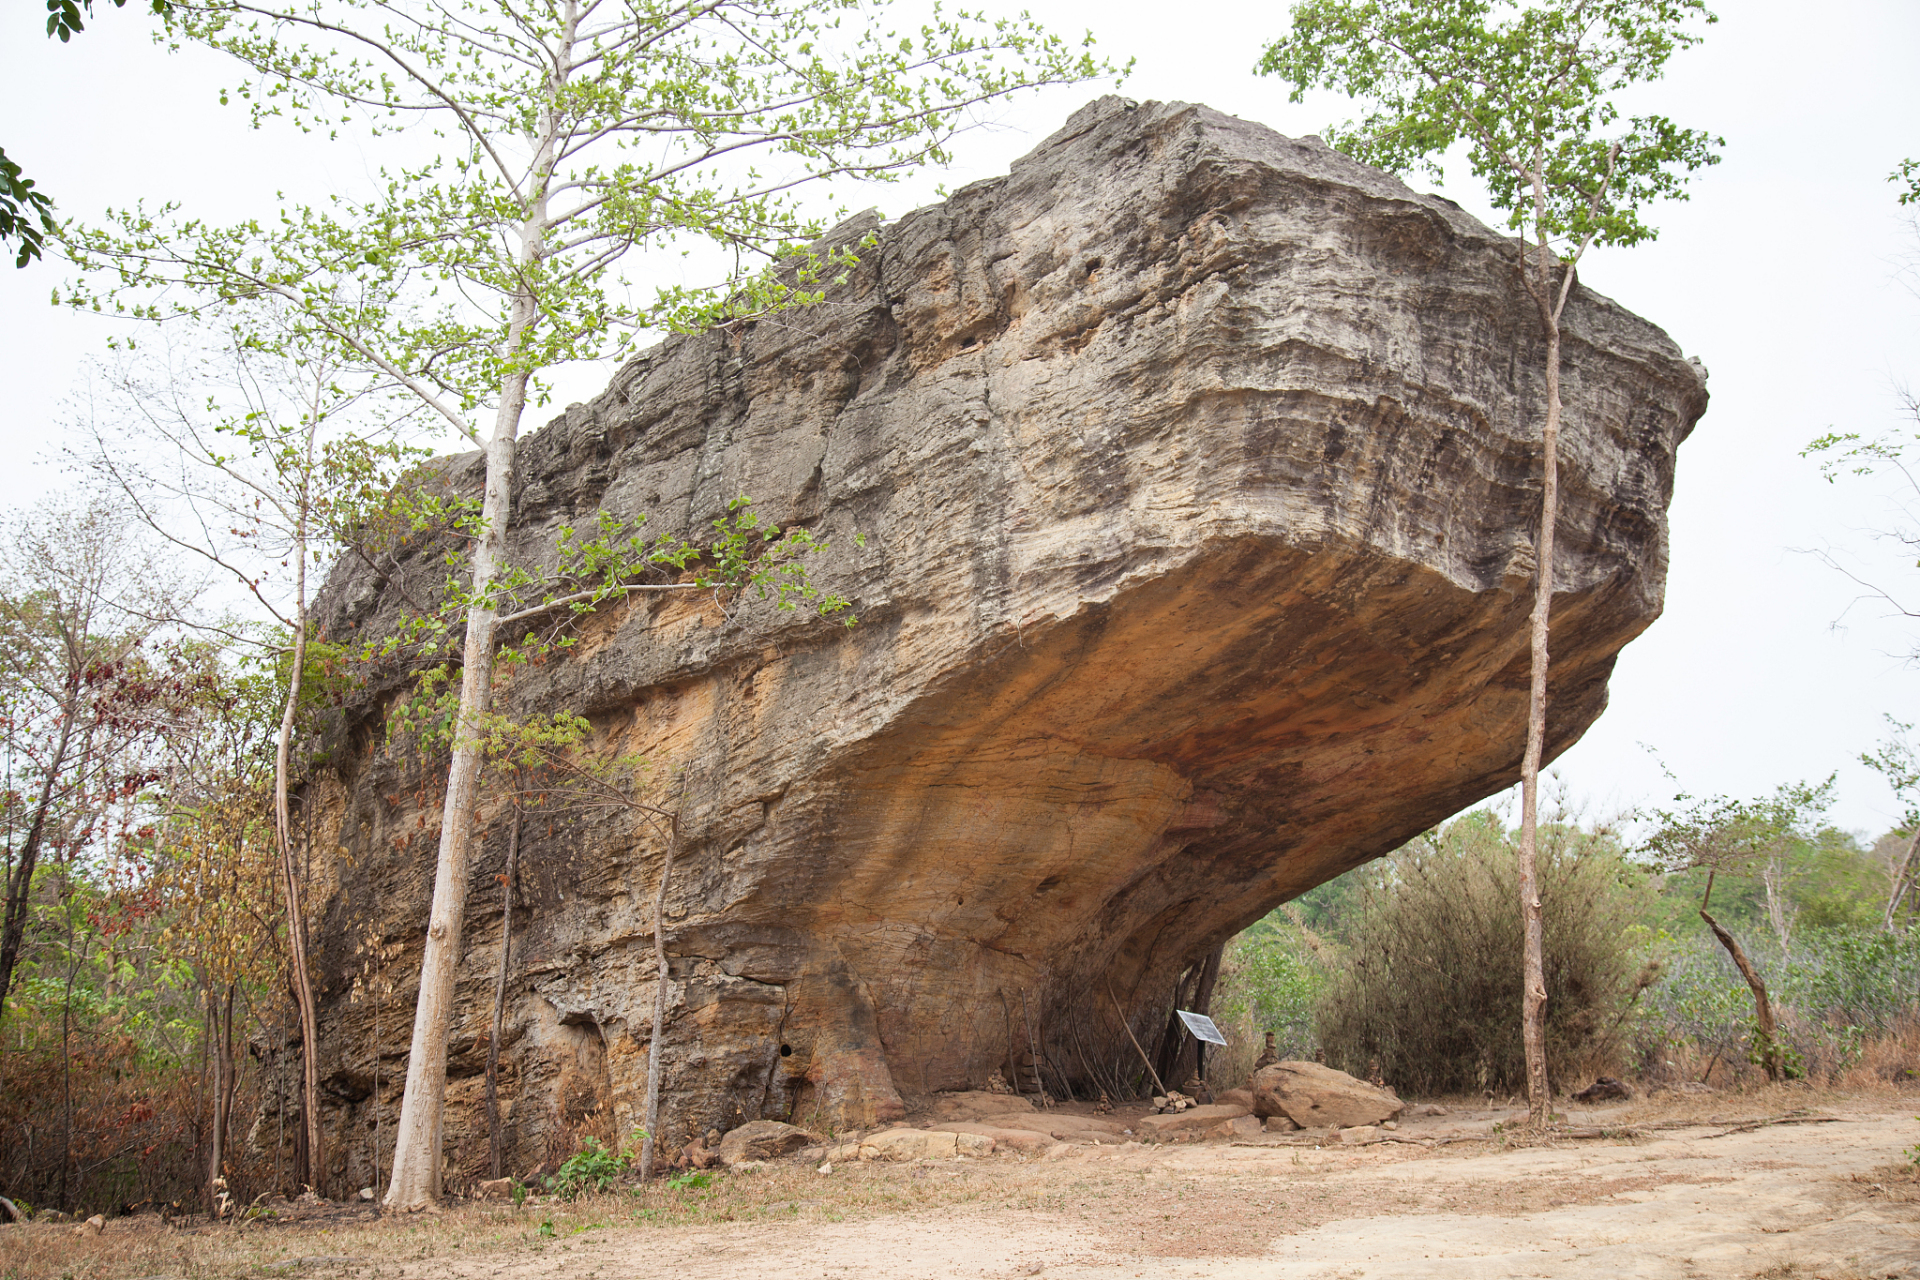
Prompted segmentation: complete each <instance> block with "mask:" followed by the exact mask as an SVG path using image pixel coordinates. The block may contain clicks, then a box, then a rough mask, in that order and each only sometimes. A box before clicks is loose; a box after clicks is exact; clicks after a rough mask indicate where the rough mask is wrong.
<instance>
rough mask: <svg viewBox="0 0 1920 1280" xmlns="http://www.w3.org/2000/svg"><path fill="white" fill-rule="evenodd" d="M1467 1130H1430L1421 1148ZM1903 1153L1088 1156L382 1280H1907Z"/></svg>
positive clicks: (1886, 1141)
mask: <svg viewBox="0 0 1920 1280" xmlns="http://www.w3.org/2000/svg"><path fill="white" fill-rule="evenodd" d="M1486 1128H1487V1126H1486V1124H1484V1123H1482V1124H1480V1125H1479V1129H1478V1131H1479V1132H1481V1133H1484V1132H1485V1130H1486ZM1469 1129H1471V1126H1470V1125H1461V1124H1459V1123H1458V1122H1453V1123H1452V1128H1451V1129H1449V1130H1445V1131H1442V1130H1439V1129H1435V1128H1434V1127H1432V1126H1429V1136H1433V1135H1434V1134H1436V1133H1444V1132H1453V1133H1457V1132H1462V1131H1467V1130H1469ZM1416 1132H1417V1131H1416ZM1916 1142H1920V1122H1917V1121H1916V1120H1915V1119H1914V1118H1913V1116H1912V1115H1911V1113H1910V1112H1905V1111H1902V1112H1875V1111H1850V1112H1849V1113H1848V1114H1845V1115H1844V1116H1842V1117H1841V1118H1840V1119H1838V1120H1837V1121H1836V1122H1831V1123H1802V1124H1792V1125H1784V1124H1783V1125H1771V1126H1767V1127H1762V1128H1757V1129H1752V1130H1748V1131H1744V1132H1737V1131H1736V1132H1728V1131H1727V1126H1711V1125H1704V1124H1703V1125H1700V1126H1698V1127H1697V1128H1688V1129H1680V1130H1673V1131H1669V1132H1667V1133H1664V1134H1661V1135H1659V1136H1656V1137H1651V1138H1648V1137H1642V1138H1639V1139H1637V1140H1634V1141H1631V1142H1625V1141H1608V1140H1601V1141H1588V1142H1579V1143H1565V1144H1562V1145H1558V1146H1554V1147H1545V1148H1539V1147H1537V1148H1531V1149H1505V1150H1502V1149H1499V1148H1497V1147H1494V1146H1490V1145H1488V1144H1485V1143H1475V1144H1471V1145H1470V1146H1465V1147H1449V1146H1439V1147H1436V1148H1432V1149H1425V1148H1420V1147H1414V1146H1406V1145H1382V1146H1374V1147H1366V1148H1361V1149H1347V1148H1339V1147H1332V1148H1327V1149H1314V1148H1311V1147H1304V1148H1303V1147H1297V1146H1296V1147H1261V1146H1232V1147H1227V1146H1220V1145H1208V1146H1173V1147H1145V1148H1143V1147H1131V1146H1130V1147H1123V1148H1118V1149H1115V1148H1088V1147H1082V1148H1075V1149H1074V1150H1073V1151H1072V1153H1071V1154H1070V1155H1068V1156H1067V1157H1066V1158H1063V1159H1059V1160H1057V1161H1049V1162H1046V1163H1044V1164H1041V1163H1038V1162H1036V1163H1035V1164H1033V1165H1030V1166H1021V1167H1019V1168H1018V1169H1017V1170H1016V1169H1007V1170H1006V1171H1005V1173H1004V1174H1003V1175H1002V1176H1009V1177H1018V1178H1023V1179H1027V1180H1029V1183H1030V1185H1031V1181H1032V1180H1033V1179H1040V1180H1041V1184H1042V1185H1041V1192H1042V1194H1041V1195H1040V1196H1039V1198H1038V1199H1037V1200H1036V1201H1035V1203H1037V1204H1039V1205H1040V1206H1041V1207H1039V1208H1037V1209H1021V1208H1007V1207H993V1208H975V1207H970V1206H965V1207H958V1208H950V1209H945V1210H933V1211H922V1212H913V1213H901V1214H888V1215H875V1216H869V1217H860V1218H856V1219H854V1220H849V1221H843V1222H821V1221H810V1222H809V1221H787V1222H780V1221H759V1222H752V1223H737V1224H725V1225H720V1226H715V1227H698V1228H693V1227H683V1228H647V1227H641V1228H630V1227H623V1228H615V1229H610V1230H606V1231H601V1232H596V1233H593V1234H591V1235H587V1236H579V1237H576V1238H575V1240H574V1241H571V1242H552V1243H548V1244H546V1245H545V1246H544V1247H541V1248H538V1249H533V1250H530V1249H526V1248H521V1249H519V1250H517V1251H503V1252H500V1253H497V1254H493V1255H479V1256H475V1255H472V1254H469V1255H467V1256H465V1257H459V1258H449V1257H447V1256H445V1255H441V1256H437V1257H434V1258H432V1259H429V1260H423V1261H421V1262H418V1263H414V1264H406V1265H400V1266H397V1267H391V1268H390V1267H385V1266H383V1267H380V1268H379V1269H378V1274H379V1275H381V1276H383V1277H393V1278H395V1280H399V1278H400V1277H405V1278H406V1280H426V1278H428V1277H434V1278H440V1277H447V1278H468V1277H471V1278H473V1280H481V1278H486V1280H545V1278H547V1277H556V1278H557V1277H569V1278H574V1277H579V1278H588V1277H604V1278H606V1280H623V1278H625V1277H656V1276H658V1277H681V1276H688V1277H694V1276H697V1277H700V1278H701V1280H749V1278H751V1280H770V1278H776V1277H777V1278H778V1280H866V1278H868V1277H872V1278H874V1280H879V1278H881V1277H885V1278H886V1280H949V1278H959V1277H968V1278H971V1277H986V1276H992V1277H999V1276H1008V1277H1015V1276H1025V1275H1045V1276H1048V1277H1059V1278H1060V1280H1069V1278H1074V1280H1079V1278H1085V1280H1132V1278H1134V1277H1193V1278H1195V1280H1200V1278H1205V1280H1254V1278H1255V1277H1257V1278H1258V1280H1294V1278H1296V1277H1297V1278H1299V1280H1308V1278H1313V1280H1319V1278H1321V1277H1327V1278H1329V1280H1332V1278H1335V1277H1337V1278H1339V1280H1361V1278H1363V1277H1364V1278H1372V1277H1435V1278H1436V1280H1438V1278H1443V1277H1444V1278H1445V1280H1486V1278H1493V1277H1509V1276H1511V1277H1532V1276H1547V1277H1555V1278H1556V1280H1561V1278H1578V1277H1590V1276H1591V1277H1602V1276H1605V1277H1648V1278H1659V1280H1666V1278H1668V1277H1672V1278H1673V1280H1694V1278H1696V1277H1710V1278H1713V1280H1719V1278H1721V1277H1729V1278H1733V1277H1737V1278H1739V1280H1749V1278H1757V1277H1775V1278H1779V1280H1786V1278H1788V1277H1827V1278H1830V1280H1866V1278H1867V1277H1873V1278H1874V1280H1885V1278H1887V1277H1897V1278H1900V1280H1920V1203H1916V1201H1917V1200H1920V1186H1916V1184H1913V1183H1911V1182H1905V1183H1899V1184H1891V1182H1889V1184H1887V1185H1881V1186H1879V1187H1878V1189H1876V1186H1875V1184H1874V1181H1873V1180H1874V1178H1875V1177H1882V1178H1887V1177H1888V1176H1889V1175H1888V1172H1887V1171H1888V1170H1890V1169H1891V1168H1892V1167H1893V1165H1894V1164H1895V1162H1897V1161H1898V1160H1899V1158H1900V1152H1901V1151H1902V1149H1903V1148H1905V1147H1908V1146H1912V1145H1914V1144H1915V1143H1916ZM949 1163H951V1164H953V1165H959V1164H975V1163H976V1162H960V1161H955V1162H949ZM986 1163H987V1162H980V1166H982V1167H976V1168H975V1169H968V1170H961V1169H957V1168H950V1167H947V1165H946V1164H926V1165H921V1166H915V1167H913V1168H901V1169H899V1170H897V1171H894V1172H892V1173H890V1176H897V1177H901V1178H917V1179H941V1178H961V1177H978V1176H982V1173H983V1172H984V1168H983V1166H984V1165H985V1164H986ZM826 1176H833V1175H826ZM988 1176H991V1175H990V1174H989V1175H988ZM362 1274H365V1273H364V1272H363V1273H362Z"/></svg>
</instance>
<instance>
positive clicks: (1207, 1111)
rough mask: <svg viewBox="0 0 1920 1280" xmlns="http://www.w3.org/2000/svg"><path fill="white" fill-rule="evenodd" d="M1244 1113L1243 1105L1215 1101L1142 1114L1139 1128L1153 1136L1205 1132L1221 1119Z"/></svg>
mask: <svg viewBox="0 0 1920 1280" xmlns="http://www.w3.org/2000/svg"><path fill="white" fill-rule="evenodd" d="M1246 1114H1247V1109H1246V1108H1245V1107H1230V1106H1225V1105H1223V1104H1220V1103H1215V1104H1214V1105H1212V1106H1209V1107H1188V1108H1187V1109H1186V1110H1185V1111H1175V1112H1170V1113H1168V1114H1166V1115H1159V1116H1142V1117H1141V1118H1140V1124H1139V1129H1140V1132H1141V1133H1142V1134H1144V1135H1147V1136H1149V1137H1155V1138H1168V1137H1172V1136H1173V1135H1174V1134H1176V1133H1181V1134H1185V1133H1205V1132H1206V1131H1207V1130H1209V1129H1211V1128H1213V1126H1215V1125H1217V1124H1220V1123H1221V1122H1223V1121H1227V1120H1237V1119H1239V1118H1240V1117H1241V1116H1244V1115H1246Z"/></svg>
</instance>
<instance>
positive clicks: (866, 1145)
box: [860, 1129, 993, 1160]
mask: <svg viewBox="0 0 1920 1280" xmlns="http://www.w3.org/2000/svg"><path fill="white" fill-rule="evenodd" d="M992 1154H993V1139H992V1138H988V1137H984V1136H982V1135H980V1134H977V1133H948V1132H944V1131H939V1130H932V1129H887V1130H883V1131H882V1132H880V1133H876V1134H873V1135H872V1136H871V1137H866V1138H862V1139H861V1140H860V1158H861V1159H862V1160H951V1159H952V1158H953V1157H955V1156H986V1155H992Z"/></svg>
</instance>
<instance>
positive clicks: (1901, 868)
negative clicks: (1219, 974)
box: [0, 824, 1920, 996]
mask: <svg viewBox="0 0 1920 1280" xmlns="http://www.w3.org/2000/svg"><path fill="white" fill-rule="evenodd" d="M1916 849H1920V824H1916V825H1915V826H1914V829H1913V835H1912V836H1911V837H1910V838H1909V839H1908V840H1907V850H1906V852H1905V853H1903V854H1901V855H1900V863H1899V865H1898V866H1897V867H1895V868H1894V872H1893V877H1892V880H1891V882H1890V883H1889V884H1888V886H1887V910H1886V914H1885V916H1884V917H1883V918H1882V920H1881V923H1880V927H1881V928H1883V929H1885V930H1886V931H1887V932H1888V933H1892V932H1893V922H1894V917H1895V916H1896V915H1897V914H1898V912H1899V909H1900V900H1901V899H1902V898H1904V897H1906V896H1907V894H1908V892H1909V891H1910V890H1911V889H1912V888H1913V866H1914V863H1913V855H1914V851H1915V850H1916ZM4 995H5V991H4V989H0V996H4Z"/></svg>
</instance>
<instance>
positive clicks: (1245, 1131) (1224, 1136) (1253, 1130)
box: [1205, 1115, 1260, 1142]
mask: <svg viewBox="0 0 1920 1280" xmlns="http://www.w3.org/2000/svg"><path fill="white" fill-rule="evenodd" d="M1205 1136H1206V1139H1207V1141H1208V1142H1235V1141H1239V1140H1242V1139H1246V1138H1257V1137H1259V1136H1260V1117H1258V1116H1253V1115H1245V1116H1235V1117H1234V1118H1233V1119H1231V1120H1222V1121H1221V1122H1220V1123H1219V1124H1216V1125H1214V1126H1213V1127H1212V1128H1211V1129H1208V1130H1207V1132H1206V1135H1205Z"/></svg>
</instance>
